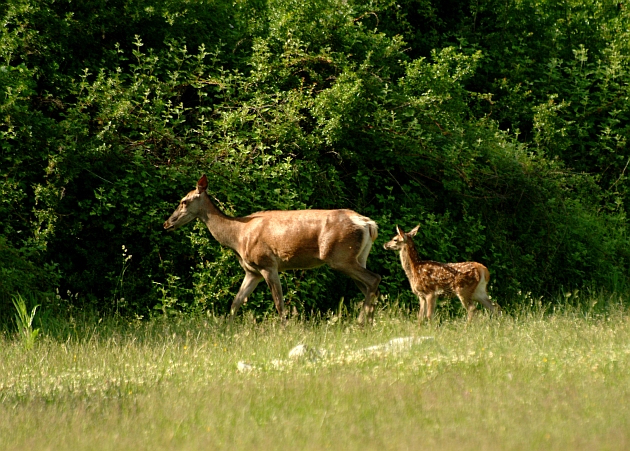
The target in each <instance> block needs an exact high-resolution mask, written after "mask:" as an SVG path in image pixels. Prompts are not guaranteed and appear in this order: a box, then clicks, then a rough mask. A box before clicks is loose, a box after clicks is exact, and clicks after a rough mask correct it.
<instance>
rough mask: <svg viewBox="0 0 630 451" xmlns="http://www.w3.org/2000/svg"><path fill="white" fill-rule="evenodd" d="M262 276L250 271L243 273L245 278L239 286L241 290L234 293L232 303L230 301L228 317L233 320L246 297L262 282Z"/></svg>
mask: <svg viewBox="0 0 630 451" xmlns="http://www.w3.org/2000/svg"><path fill="white" fill-rule="evenodd" d="M262 279H263V278H262V276H261V275H260V274H258V273H255V272H252V271H247V270H246V271H245V278H244V279H243V283H242V284H241V288H240V289H239V290H238V293H236V297H235V298H234V301H232V307H231V308H230V317H231V318H233V317H234V315H236V312H238V310H239V309H240V308H241V306H242V305H243V304H244V303H245V302H246V301H247V296H249V295H250V294H252V291H254V289H255V288H256V287H257V286H258V284H259V283H260V281H261V280H262Z"/></svg>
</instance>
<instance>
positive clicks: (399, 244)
mask: <svg viewBox="0 0 630 451" xmlns="http://www.w3.org/2000/svg"><path fill="white" fill-rule="evenodd" d="M418 230H420V224H418V225H417V226H415V227H414V228H413V229H412V230H411V231H410V232H409V233H405V232H403V230H402V229H401V228H400V227H398V226H396V236H395V237H394V238H392V239H391V240H390V241H388V242H387V243H385V244H384V245H383V247H384V248H385V249H386V250H388V251H399V250H401V249H402V248H403V247H405V246H406V245H407V242H408V240H409V238H412V237H414V236H416V233H418Z"/></svg>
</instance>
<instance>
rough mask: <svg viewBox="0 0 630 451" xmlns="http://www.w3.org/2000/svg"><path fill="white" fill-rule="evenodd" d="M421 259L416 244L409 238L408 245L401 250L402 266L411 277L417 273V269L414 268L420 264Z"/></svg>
mask: <svg viewBox="0 0 630 451" xmlns="http://www.w3.org/2000/svg"><path fill="white" fill-rule="evenodd" d="M419 261H420V258H419V257H418V252H417V251H416V246H415V244H414V243H413V241H412V240H411V238H408V239H407V245H406V246H404V247H403V248H402V249H401V250H400V263H402V267H403V269H404V270H405V273H406V274H407V276H408V277H409V278H412V277H413V276H414V275H415V273H416V271H415V270H414V268H415V267H416V266H417V265H418V262H419Z"/></svg>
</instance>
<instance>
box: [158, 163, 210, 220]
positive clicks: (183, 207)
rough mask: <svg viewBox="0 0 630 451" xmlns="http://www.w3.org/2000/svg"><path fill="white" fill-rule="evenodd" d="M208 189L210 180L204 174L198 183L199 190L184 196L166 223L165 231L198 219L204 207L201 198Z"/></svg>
mask: <svg viewBox="0 0 630 451" xmlns="http://www.w3.org/2000/svg"><path fill="white" fill-rule="evenodd" d="M206 189H208V178H207V177H206V175H205V174H204V175H202V176H201V178H200V179H199V181H198V182H197V188H196V189H194V190H192V191H191V192H189V193H188V194H186V196H184V198H183V199H182V200H181V201H180V202H179V205H178V206H177V208H176V209H175V211H174V212H173V214H172V215H171V217H170V218H168V219H167V220H166V221H165V222H164V229H166V230H167V231H171V230H175V229H178V228H180V227H181V226H183V225H185V224H188V223H189V222H190V221H192V220H193V219H195V218H198V217H199V213H200V212H201V209H202V205H203V203H202V201H201V198H202V197H203V195H204V194H205V192H206Z"/></svg>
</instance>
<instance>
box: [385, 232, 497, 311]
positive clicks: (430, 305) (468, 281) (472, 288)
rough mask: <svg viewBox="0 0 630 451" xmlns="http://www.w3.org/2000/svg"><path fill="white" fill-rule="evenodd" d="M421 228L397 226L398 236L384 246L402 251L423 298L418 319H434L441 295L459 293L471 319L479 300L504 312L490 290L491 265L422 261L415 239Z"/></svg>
mask: <svg viewBox="0 0 630 451" xmlns="http://www.w3.org/2000/svg"><path fill="white" fill-rule="evenodd" d="M419 228H420V225H417V226H416V227H415V228H414V229H413V230H411V231H410V232H409V233H405V232H403V231H402V229H400V227H398V226H396V231H397V235H396V236H395V237H394V238H392V239H391V241H389V242H388V243H385V245H384V246H383V247H384V248H385V249H387V250H391V251H400V261H401V263H402V267H403V269H404V270H405V273H406V274H407V278H408V279H409V283H410V284H411V290H412V291H413V292H414V293H415V295H416V296H418V299H419V300H420V311H419V312H418V321H419V322H422V321H423V320H424V319H425V318H427V319H431V317H432V316H433V312H434V311H435V304H436V301H437V298H438V296H440V295H446V296H453V295H456V296H457V297H458V298H459V300H460V301H461V302H462V305H463V306H464V308H465V309H466V311H467V312H468V321H470V320H472V318H473V316H474V314H475V309H476V303H477V301H479V302H481V303H482V304H483V305H484V306H485V307H486V308H487V309H488V310H490V311H491V312H493V313H500V312H501V307H499V305H498V304H497V303H496V302H492V301H491V300H490V298H489V297H488V293H486V285H487V284H488V282H489V281H490V272H489V271H488V268H486V267H485V266H484V265H482V264H481V263H477V262H462V263H438V262H434V261H431V260H420V258H419V257H418V252H417V251H416V247H415V245H414V243H413V239H412V238H413V237H414V236H415V235H416V233H417V232H418V229H419Z"/></svg>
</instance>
